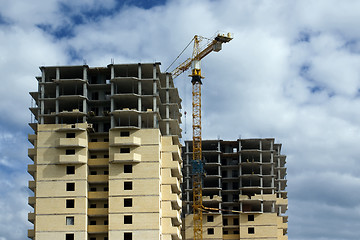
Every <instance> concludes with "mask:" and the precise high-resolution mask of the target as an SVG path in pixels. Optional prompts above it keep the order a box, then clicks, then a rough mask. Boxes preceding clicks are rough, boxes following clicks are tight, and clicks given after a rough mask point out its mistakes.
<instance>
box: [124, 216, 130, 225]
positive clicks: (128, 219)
mask: <svg viewBox="0 0 360 240" xmlns="http://www.w3.org/2000/svg"><path fill="white" fill-rule="evenodd" d="M124 224H132V215H125V216H124Z"/></svg>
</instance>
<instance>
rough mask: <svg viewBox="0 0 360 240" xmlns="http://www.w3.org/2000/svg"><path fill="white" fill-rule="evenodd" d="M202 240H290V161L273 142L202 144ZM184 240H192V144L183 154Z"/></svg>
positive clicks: (254, 140)
mask: <svg viewBox="0 0 360 240" xmlns="http://www.w3.org/2000/svg"><path fill="white" fill-rule="evenodd" d="M202 151H203V159H204V169H205V172H206V176H204V181H203V205H204V206H205V207H209V208H213V209H219V210H209V211H204V213H203V239H256V240H268V239H274V240H275V239H277V240H286V239H288V237H287V216H286V215H285V213H286V210H287V204H288V201H287V192H286V182H287V181H286V168H285V163H286V161H285V159H286V156H284V155H282V154H281V152H280V151H281V144H275V143H274V139H272V138H266V139H239V140H237V141H222V140H203V144H202ZM183 159H184V184H183V200H184V202H183V239H193V215H192V179H191V159H192V143H191V142H185V147H184V148H183Z"/></svg>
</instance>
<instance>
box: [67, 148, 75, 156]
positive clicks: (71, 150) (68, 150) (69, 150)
mask: <svg viewBox="0 0 360 240" xmlns="http://www.w3.org/2000/svg"><path fill="white" fill-rule="evenodd" d="M66 155H75V149H66Z"/></svg>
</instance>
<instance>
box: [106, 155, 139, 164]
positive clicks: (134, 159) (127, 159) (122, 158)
mask: <svg viewBox="0 0 360 240" xmlns="http://www.w3.org/2000/svg"><path fill="white" fill-rule="evenodd" d="M111 162H112V163H139V162H141V155H140V154H138V153H114V158H113V159H112V160H111Z"/></svg>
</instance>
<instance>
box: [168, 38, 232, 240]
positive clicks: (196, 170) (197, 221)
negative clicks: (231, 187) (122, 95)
mask: <svg viewBox="0 0 360 240" xmlns="http://www.w3.org/2000/svg"><path fill="white" fill-rule="evenodd" d="M202 39H203V37H201V36H198V35H195V36H194V38H193V41H194V48H193V54H192V57H191V58H188V59H186V60H185V61H184V62H183V63H182V64H180V65H179V66H178V67H177V68H176V69H174V70H173V71H172V76H173V78H176V77H177V76H179V75H180V74H181V73H183V72H184V71H186V70H188V69H189V68H190V66H191V75H190V77H191V83H192V117H193V122H192V124H193V159H192V162H191V165H192V182H193V186H192V187H193V224H194V240H202V239H203V231H202V212H203V209H204V206H203V204H202V177H203V175H204V168H203V162H202V147H201V85H202V80H201V79H203V78H204V77H203V76H202V75H201V62H200V61H201V59H203V58H204V57H205V56H207V55H208V54H209V53H210V52H212V51H215V52H218V51H220V50H221V46H222V44H223V43H227V42H229V41H231V40H232V36H231V34H230V33H228V34H227V35H224V34H217V36H216V37H215V38H213V39H212V40H211V42H210V43H209V44H207V45H206V47H205V48H204V49H202V50H201V49H200V41H201V40H202Z"/></svg>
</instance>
